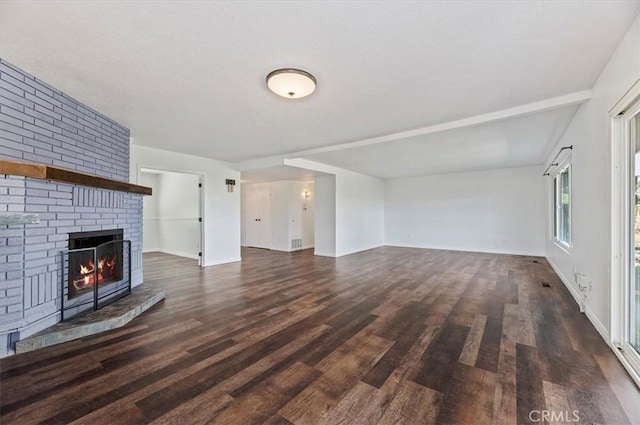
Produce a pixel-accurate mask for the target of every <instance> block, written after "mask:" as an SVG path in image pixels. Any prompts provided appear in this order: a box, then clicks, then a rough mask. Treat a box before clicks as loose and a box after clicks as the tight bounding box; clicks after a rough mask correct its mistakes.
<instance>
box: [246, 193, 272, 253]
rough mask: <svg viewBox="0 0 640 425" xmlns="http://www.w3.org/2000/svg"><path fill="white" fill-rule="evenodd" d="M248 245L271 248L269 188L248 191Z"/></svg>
mask: <svg viewBox="0 0 640 425" xmlns="http://www.w3.org/2000/svg"><path fill="white" fill-rule="evenodd" d="M246 199H247V211H246V221H247V222H246V226H247V227H246V228H247V235H246V237H247V246H250V247H254V248H265V249H271V224H270V223H271V193H270V191H269V190H267V189H259V190H252V191H250V192H247V198H246Z"/></svg>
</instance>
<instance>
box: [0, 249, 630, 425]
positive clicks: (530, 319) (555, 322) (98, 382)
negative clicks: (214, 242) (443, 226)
mask: <svg viewBox="0 0 640 425" xmlns="http://www.w3.org/2000/svg"><path fill="white" fill-rule="evenodd" d="M242 254H243V262H242V263H234V264H227V265H222V266H216V267H209V268H206V269H200V268H198V267H197V265H196V262H195V261H192V260H186V259H182V258H178V257H173V256H170V255H166V254H147V255H145V267H144V273H145V281H146V282H149V283H152V284H154V285H158V286H161V287H163V288H164V289H165V291H166V300H165V301H164V302H162V303H160V304H158V305H157V306H155V307H153V308H152V309H151V310H149V312H147V313H146V314H144V315H142V316H141V317H138V318H136V319H135V320H133V321H132V322H131V323H130V324H128V325H127V326H126V327H124V328H121V329H118V330H114V331H111V332H109V333H105V334H100V335H96V336H93V337H89V338H85V339H82V340H77V341H73V342H69V343H66V344H62V345H59V346H55V347H49V348H46V349H42V350H38V351H35V352H31V353H25V354H22V355H17V356H13V357H9V358H6V359H3V360H0V415H1V417H0V422H1V423H2V424H20V425H24V424H67V423H73V424H92V425H96V424H109V425H116V424H148V423H153V424H204V423H212V424H243V425H246V424H260V423H265V424H296V425H304V424H349V425H353V424H528V423H563V422H567V423H569V422H570V420H572V419H575V417H576V416H575V415H574V414H573V411H577V413H576V415H577V417H578V418H579V421H578V422H572V423H584V424H586V423H589V424H590V423H605V424H628V423H635V424H638V423H640V408H639V406H640V393H639V392H638V389H637V388H636V386H635V385H634V384H633V382H632V380H631V379H630V378H629V377H628V375H627V374H626V373H625V371H624V369H623V368H622V367H621V365H620V364H619V363H618V361H617V359H616V358H615V356H614V355H613V353H611V352H610V350H609V348H608V347H607V346H606V345H605V343H604V342H603V341H602V339H601V338H600V337H599V335H598V334H597V333H596V331H595V329H594V328H593V327H592V326H591V324H590V323H589V322H588V320H587V319H586V318H585V316H584V315H582V314H580V313H579V312H578V308H577V306H576V304H575V302H574V301H573V300H572V298H571V296H570V295H569V293H568V292H567V290H566V289H565V288H564V286H563V285H562V283H561V282H560V281H559V279H558V278H557V276H556V275H555V274H554V273H553V271H552V270H551V268H550V267H549V265H548V264H547V263H546V262H545V261H544V259H541V258H532V257H523V256H508V255H493V254H480V253H463V252H452V251H435V250H420V249H408V248H392V247H384V248H378V249H374V250H371V251H367V252H363V253H359V254H354V255H349V256H347V257H343V258H339V259H331V258H323V257H314V256H313V253H312V251H310V250H309V251H301V252H296V253H280V252H271V251H266V250H259V249H243V252H242ZM534 260H537V261H538V262H534ZM541 280H544V281H547V282H550V283H551V284H552V287H551V288H543V287H542V286H541V285H540V284H539V282H540V281H541ZM544 410H550V411H553V412H555V414H556V416H555V417H553V418H551V419H552V420H550V421H538V422H533V421H532V419H533V420H534V421H536V420H537V419H539V418H540V414H539V413H535V412H534V413H533V414H531V412H533V411H544ZM558 415H564V416H563V417H560V416H558Z"/></svg>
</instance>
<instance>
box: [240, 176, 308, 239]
mask: <svg viewBox="0 0 640 425" xmlns="http://www.w3.org/2000/svg"><path fill="white" fill-rule="evenodd" d="M313 186H314V185H313V183H311V182H295V181H276V182H266V183H252V184H243V185H242V213H241V215H242V245H243V246H246V227H247V223H246V219H247V211H246V205H247V198H248V197H250V196H251V194H252V192H253V191H255V190H259V189H264V190H268V191H269V192H270V194H271V216H270V227H271V249H273V250H276V251H287V252H288V251H292V250H293V249H292V248H291V240H292V239H298V238H302V240H303V246H302V248H305V249H306V248H312V247H313V246H314V231H313V226H314V224H313V204H314V200H313V197H312V198H311V199H309V200H304V199H303V198H302V191H303V190H304V189H309V190H310V191H311V192H313ZM305 205H306V206H307V210H306V211H305V210H304V206H305Z"/></svg>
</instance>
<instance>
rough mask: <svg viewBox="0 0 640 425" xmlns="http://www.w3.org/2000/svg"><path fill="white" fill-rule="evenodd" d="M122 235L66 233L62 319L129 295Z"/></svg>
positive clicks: (126, 247)
mask: <svg viewBox="0 0 640 425" xmlns="http://www.w3.org/2000/svg"><path fill="white" fill-rule="evenodd" d="M123 236H124V232H123V230H122V229H113V230H100V231H92V232H77V233H70V234H69V249H68V251H66V252H63V263H65V264H64V266H65V267H64V268H63V269H66V273H65V275H66V276H64V277H63V281H64V282H66V285H65V286H64V293H63V297H62V320H65V319H68V318H69V317H72V316H75V315H77V314H79V313H81V312H84V311H86V310H89V309H92V310H98V309H99V308H101V307H103V306H104V305H106V304H109V303H110V302H113V301H115V300H116V299H119V298H121V297H123V296H126V295H128V294H130V293H131V278H130V276H131V258H130V253H131V242H130V241H127V240H124V237H123ZM91 307H92V308H91Z"/></svg>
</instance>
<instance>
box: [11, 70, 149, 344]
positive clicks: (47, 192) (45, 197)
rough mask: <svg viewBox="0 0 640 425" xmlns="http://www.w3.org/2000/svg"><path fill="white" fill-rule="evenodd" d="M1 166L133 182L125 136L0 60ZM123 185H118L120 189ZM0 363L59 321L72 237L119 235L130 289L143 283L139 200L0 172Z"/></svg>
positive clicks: (138, 196) (90, 111)
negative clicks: (6, 219) (125, 248)
mask: <svg viewBox="0 0 640 425" xmlns="http://www.w3.org/2000/svg"><path fill="white" fill-rule="evenodd" d="M0 159H4V160H14V161H21V162H30V163H37V164H46V165H50V166H55V167H61V168H65V169H68V170H73V171H77V172H81V173H85V174H88V175H92V176H99V177H104V178H106V179H110V180H116V181H120V182H128V181H129V130H128V129H127V128H125V127H123V126H122V125H120V124H118V123H117V122H115V121H113V120H111V119H109V118H108V117H105V116H104V115H102V114H100V113H99V112H96V111H94V110H93V109H91V108H89V107H87V106H85V105H84V104H82V103H80V102H78V101H77V100H75V99H73V98H71V97H69V96H67V95H65V94H64V93H62V92H61V91H59V90H57V89H55V88H53V87H51V86H50V85H48V84H47V83H45V82H43V81H41V80H39V79H37V78H35V77H34V76H32V75H29V74H28V73H26V72H24V71H23V70H21V69H19V68H17V67H16V66H14V65H12V64H10V63H8V62H6V61H4V60H2V59H0ZM123 186H124V185H123ZM0 213H3V214H7V215H8V213H16V214H32V215H35V216H37V218H38V220H39V222H38V223H30V224H11V225H0V355H4V354H6V352H7V349H9V348H10V347H11V346H12V345H13V344H14V343H15V342H16V341H18V340H20V339H23V338H25V337H27V336H29V335H32V334H34V333H35V332H38V331H40V330H42V329H44V328H46V327H49V326H51V325H53V324H55V323H57V322H58V321H60V308H61V302H60V301H61V300H60V296H61V293H62V285H63V272H62V270H61V269H62V266H61V261H60V255H61V251H63V250H66V249H68V248H69V235H70V234H77V233H79V232H102V231H109V230H113V229H118V231H120V232H121V234H122V238H123V239H125V240H130V241H131V283H132V286H136V285H138V284H139V283H141V282H142V195H141V194H139V193H131V192H128V191H126V190H122V189H119V188H116V189H113V190H111V189H105V188H98V187H89V186H87V185H85V184H74V183H71V182H61V181H56V179H47V178H43V179H40V178H32V177H24V176H21V175H13V174H11V173H7V172H6V170H4V171H3V170H2V169H1V168H0Z"/></svg>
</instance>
